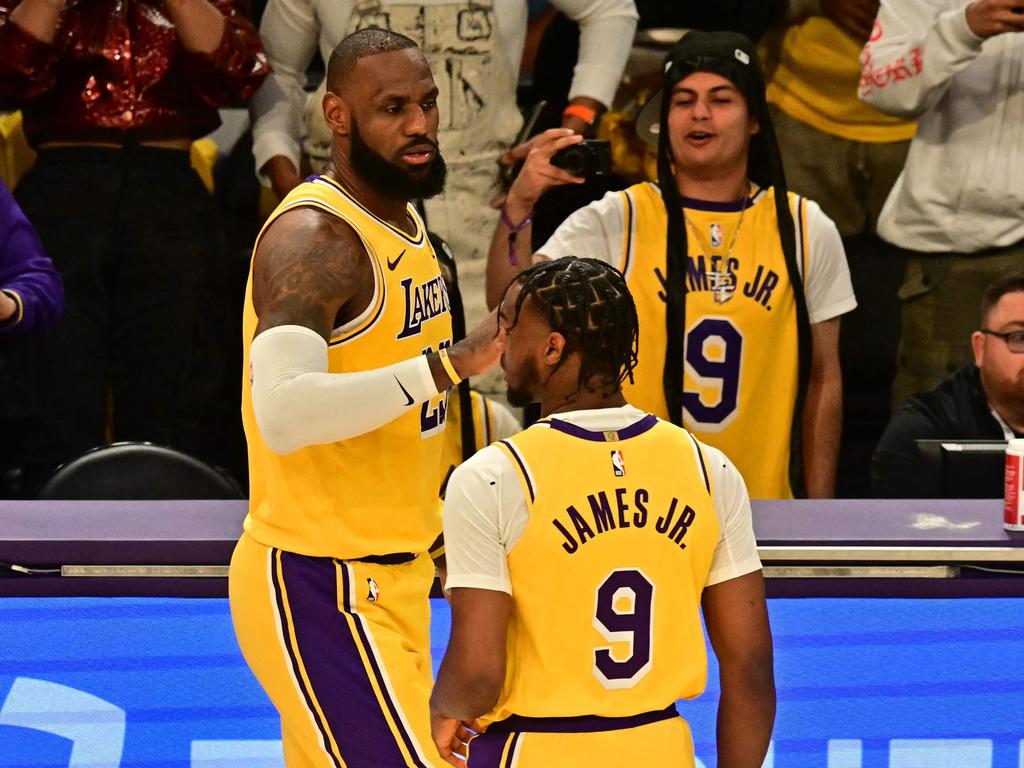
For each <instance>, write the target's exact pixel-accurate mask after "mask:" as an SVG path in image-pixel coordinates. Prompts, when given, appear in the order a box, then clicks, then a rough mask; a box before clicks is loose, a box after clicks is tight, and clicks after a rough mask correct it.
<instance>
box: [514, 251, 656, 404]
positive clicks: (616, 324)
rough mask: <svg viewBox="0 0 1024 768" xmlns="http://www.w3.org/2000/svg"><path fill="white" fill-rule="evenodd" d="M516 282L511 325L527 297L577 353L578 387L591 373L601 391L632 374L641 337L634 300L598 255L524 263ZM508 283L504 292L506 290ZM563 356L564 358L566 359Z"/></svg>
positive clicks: (585, 384) (609, 391) (611, 388)
mask: <svg viewBox="0 0 1024 768" xmlns="http://www.w3.org/2000/svg"><path fill="white" fill-rule="evenodd" d="M513 283H519V284H520V285H521V286H522V290H521V291H520V293H519V296H518V298H517V299H516V304H515V311H514V313H513V316H512V318H511V325H512V326H515V324H516V323H517V322H518V321H519V313H520V312H521V311H522V309H523V304H524V303H525V302H526V300H527V299H533V306H534V307H535V308H536V310H537V311H538V312H539V313H540V314H541V316H542V317H543V318H544V319H545V321H546V322H547V324H548V326H549V327H550V328H551V330H553V331H555V332H557V333H560V334H561V335H562V336H564V337H565V353H566V355H568V354H569V353H572V352H577V353H579V356H580V373H579V378H578V380H577V385H578V389H577V391H579V389H591V388H592V386H593V385H592V381H593V380H594V378H595V377H597V378H599V379H600V383H599V386H600V387H601V389H602V394H604V395H605V396H607V395H611V394H614V393H615V392H617V391H618V390H619V389H620V388H621V386H622V382H624V381H625V380H626V377H627V376H628V377H629V379H630V381H632V379H633V369H634V368H636V362H637V351H638V349H639V344H640V339H639V333H638V327H639V324H638V321H637V317H636V304H634V303H633V296H632V295H631V294H630V292H629V288H627V287H626V280H625V278H623V276H622V274H621V273H620V272H619V271H618V270H617V269H615V268H614V267H612V266H609V265H608V264H606V263H605V262H603V261H598V260H597V259H583V258H577V257H575V256H565V257H563V258H561V259H555V260H553V261H542V262H539V263H537V264H534V265H532V266H530V267H527V268H526V269H524V270H523V271H522V272H520V273H519V274H518V275H516V277H515V278H513V280H512V282H511V283H509V286H510V287H511V285H512V284H513ZM507 290H508V289H507V288H506V292H507ZM566 355H563V357H562V359H563V361H564V360H565V356H566Z"/></svg>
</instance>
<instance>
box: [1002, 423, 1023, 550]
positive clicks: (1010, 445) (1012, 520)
mask: <svg viewBox="0 0 1024 768" xmlns="http://www.w3.org/2000/svg"><path fill="white" fill-rule="evenodd" d="M1004 490H1005V492H1004V494H1003V527H1004V528H1006V530H1008V531H1024V439H1020V438H1018V439H1014V440H1010V441H1008V442H1007V444H1006V485H1005V487H1004Z"/></svg>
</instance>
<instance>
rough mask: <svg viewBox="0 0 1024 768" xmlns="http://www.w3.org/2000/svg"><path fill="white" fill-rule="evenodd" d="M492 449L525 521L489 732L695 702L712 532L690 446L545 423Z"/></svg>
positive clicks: (680, 437) (655, 427)
mask: <svg viewBox="0 0 1024 768" xmlns="http://www.w3.org/2000/svg"><path fill="white" fill-rule="evenodd" d="M496 445H498V446H500V449H501V450H502V451H504V452H505V454H506V455H507V457H508V460H509V461H510V462H511V463H512V465H513V466H514V467H515V468H516V470H517V473H518V476H519V479H520V482H521V483H522V487H523V495H524V498H525V500H526V504H527V508H528V512H529V515H528V521H527V523H526V528H525V530H524V531H523V533H522V536H521V538H519V540H518V541H517V542H516V543H515V544H514V546H513V547H512V548H511V550H510V551H509V553H508V573H509V580H510V582H511V591H512V596H513V600H514V611H513V617H512V620H511V624H510V628H509V634H508V670H507V673H506V682H505V685H504V688H503V690H502V692H501V696H500V697H499V700H498V703H497V705H496V706H495V708H494V709H493V710H492V712H491V713H489V714H488V715H487V717H486V718H485V719H486V720H488V721H492V720H501V719H503V718H506V717H508V716H510V715H518V716H521V717H543V718H550V717H572V716H576V715H581V714H588V715H597V716H601V717H625V716H631V715H636V714H639V713H643V712H649V711H653V710H662V709H664V708H666V707H669V706H670V705H672V703H673V702H675V701H676V700H677V699H679V698H680V697H693V696H696V695H698V694H699V693H700V692H701V691H702V690H703V689H704V684H705V678H706V672H707V662H706V657H705V650H704V639H703V634H702V633H701V628H700V617H699V604H700V596H701V592H702V590H703V588H704V585H705V583H706V581H707V578H708V573H709V570H710V568H711V563H712V558H713V555H714V551H715V547H716V545H717V544H718V541H719V534H720V524H719V520H718V518H717V517H716V513H715V509H714V504H713V492H714V488H713V487H712V483H711V480H710V475H709V474H708V472H707V468H706V467H705V465H704V459H703V455H702V452H701V449H700V447H699V446H698V444H697V442H696V440H694V439H693V437H692V436H691V435H689V434H688V433H687V432H686V431H685V430H683V429H680V428H678V427H675V426H673V425H671V424H669V423H667V422H663V421H660V420H658V419H657V418H656V417H654V416H652V415H648V416H646V417H643V418H641V419H640V420H639V421H637V422H635V423H634V424H632V425H631V426H629V427H626V428H625V429H622V430H619V431H615V432H593V431H590V430H586V429H584V428H582V427H580V426H578V425H575V424H572V423H570V422H567V421H560V420H559V419H557V418H551V419H547V420H542V421H541V422H538V423H537V424H536V425H534V426H533V427H531V428H530V429H528V430H526V431H525V432H522V433H520V434H519V435H516V436H515V437H512V438H509V439H508V440H504V441H501V442H500V443H497V444H496ZM666 467H670V468H671V471H666Z"/></svg>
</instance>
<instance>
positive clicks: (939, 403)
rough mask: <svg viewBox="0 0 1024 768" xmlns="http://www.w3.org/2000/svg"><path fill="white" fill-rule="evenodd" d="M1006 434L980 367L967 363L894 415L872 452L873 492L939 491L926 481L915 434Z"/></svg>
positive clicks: (914, 494) (880, 495) (895, 495)
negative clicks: (920, 469)
mask: <svg viewBox="0 0 1024 768" xmlns="http://www.w3.org/2000/svg"><path fill="white" fill-rule="evenodd" d="M1005 438H1006V435H1005V434H1004V433H1003V429H1002V427H1001V426H1000V425H999V422H997V421H996V419H995V417H994V416H993V415H992V411H991V410H990V409H989V406H988V401H987V399H986V398H985V390H984V389H983V388H982V385H981V375H980V374H979V373H978V369H977V368H975V367H974V366H973V365H968V366H964V367H963V368H961V369H960V370H959V371H957V372H956V373H955V374H953V375H952V376H950V377H949V378H948V379H946V380H945V381H943V382H942V383H941V384H939V385H938V386H937V387H935V389H932V390H930V391H928V392H922V393H920V394H917V395H914V396H913V397H912V398H910V399H909V400H908V401H907V402H906V404H905V405H904V406H903V407H902V408H900V410H899V411H897V412H896V414H895V415H894V416H893V417H892V419H891V420H890V421H889V426H888V427H886V429H885V434H884V435H882V439H881V440H880V441H879V443H878V447H877V448H875V453H874V455H873V456H872V457H871V495H872V496H874V497H875V498H876V499H899V498H920V497H926V496H929V495H935V494H934V491H935V489H928V488H924V487H921V486H922V477H921V475H920V473H919V472H918V471H917V466H916V464H917V459H916V454H917V448H916V446H915V445H914V441H915V440H1004V439H1005ZM929 491H932V492H931V493H929Z"/></svg>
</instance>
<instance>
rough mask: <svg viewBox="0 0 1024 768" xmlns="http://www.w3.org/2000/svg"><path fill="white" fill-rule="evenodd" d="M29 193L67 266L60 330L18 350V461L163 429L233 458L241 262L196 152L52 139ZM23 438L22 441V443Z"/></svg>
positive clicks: (182, 445) (12, 399) (11, 402)
mask: <svg viewBox="0 0 1024 768" xmlns="http://www.w3.org/2000/svg"><path fill="white" fill-rule="evenodd" d="M16 196H17V199H18V202H19V204H20V205H21V207H22V209H23V210H24V211H25V214H26V215H27V216H28V218H29V219H30V220H31V221H32V223H33V224H34V225H35V227H36V229H37V230H38V232H39V235H40V238H41V239H42V242H43V245H44V246H45V248H46V250H47V252H48V253H49V255H50V257H51V258H52V259H53V261H54V264H55V265H56V266H57V268H58V269H59V270H60V273H61V275H62V277H63V278H64V287H65V296H66V306H65V310H64V315H63V317H62V318H61V320H60V321H59V322H58V324H57V326H56V327H55V328H54V329H53V330H52V331H51V332H50V333H48V334H47V335H46V336H44V337H37V338H35V339H26V340H24V341H23V342H22V343H21V344H22V348H21V349H18V348H15V349H13V350H7V352H9V355H8V360H7V364H8V366H10V367H11V368H12V369H13V368H15V365H12V363H11V359H10V358H12V357H13V358H14V359H15V361H16V368H17V376H16V377H15V378H18V379H20V381H18V382H17V385H15V386H12V387H11V389H12V390H13V391H12V392H10V393H9V396H8V395H5V397H4V399H5V408H4V410H5V411H7V417H8V419H10V418H14V419H16V420H18V421H20V428H19V429H17V430H12V431H7V435H8V438H9V441H8V444H7V446H5V447H6V449H7V451H6V452H7V453H8V456H7V459H8V461H11V460H12V455H13V460H14V461H16V462H17V463H20V465H21V466H22V467H24V468H25V469H26V472H27V473H29V474H30V475H31V474H33V473H34V474H35V475H37V476H40V475H42V474H45V472H46V471H48V470H49V469H52V468H53V467H54V466H56V465H57V464H59V463H61V462H63V461H66V460H67V459H69V458H71V457H73V456H75V455H76V454H78V453H80V452H82V451H84V450H87V449H89V448H91V447H93V446H96V445H100V444H102V443H104V442H105V441H106V440H105V438H106V436H107V428H108V424H109V426H110V429H111V433H110V437H111V438H112V439H113V440H114V441H118V440H149V441H152V442H155V443H160V444H163V445H168V446H171V447H173V448H177V449H179V450H183V451H185V452H187V453H190V454H192V455H195V456H197V457H199V458H201V459H205V460H207V461H212V462H214V463H221V459H222V457H223V456H224V455H225V452H230V447H228V446H226V445H225V441H226V440H227V439H228V437H227V436H228V435H237V434H238V431H237V430H236V429H234V425H233V422H234V421H237V420H238V403H237V401H238V395H237V390H238V389H239V377H238V376H237V375H235V371H236V369H237V368H238V367H239V366H240V363H239V362H238V361H237V360H235V358H237V357H239V356H240V351H241V350H240V348H239V345H238V343H237V342H238V339H237V338H236V334H233V333H232V332H231V328H232V326H231V323H232V319H233V318H234V316H236V315H238V314H239V311H240V308H239V307H238V306H235V304H236V303H237V302H236V293H237V292H236V291H235V290H233V288H232V285H231V281H232V279H233V278H234V276H235V275H236V274H237V271H235V270H233V269H232V268H231V267H230V265H228V264H226V263H225V257H224V249H223V248H222V245H221V237H220V232H219V228H218V224H217V218H216V214H215V211H214V206H213V201H212V199H211V197H210V195H209V194H208V193H207V191H206V189H205V187H203V185H202V182H201V181H200V179H199V177H198V176H197V175H196V174H195V172H194V171H193V170H192V169H191V167H190V165H189V157H188V153H187V152H183V151H177V150H165V149H155V148H148V147H128V148H125V149H121V150H117V149H100V148H84V147H75V148H66V149H51V150H43V151H42V152H41V153H40V155H39V159H38V162H37V163H36V165H35V167H33V168H32V169H31V170H30V171H29V172H28V173H27V174H26V176H25V177H24V179H23V180H22V182H21V183H20V184H19V186H18V189H17V191H16ZM12 449H13V450H12Z"/></svg>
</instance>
